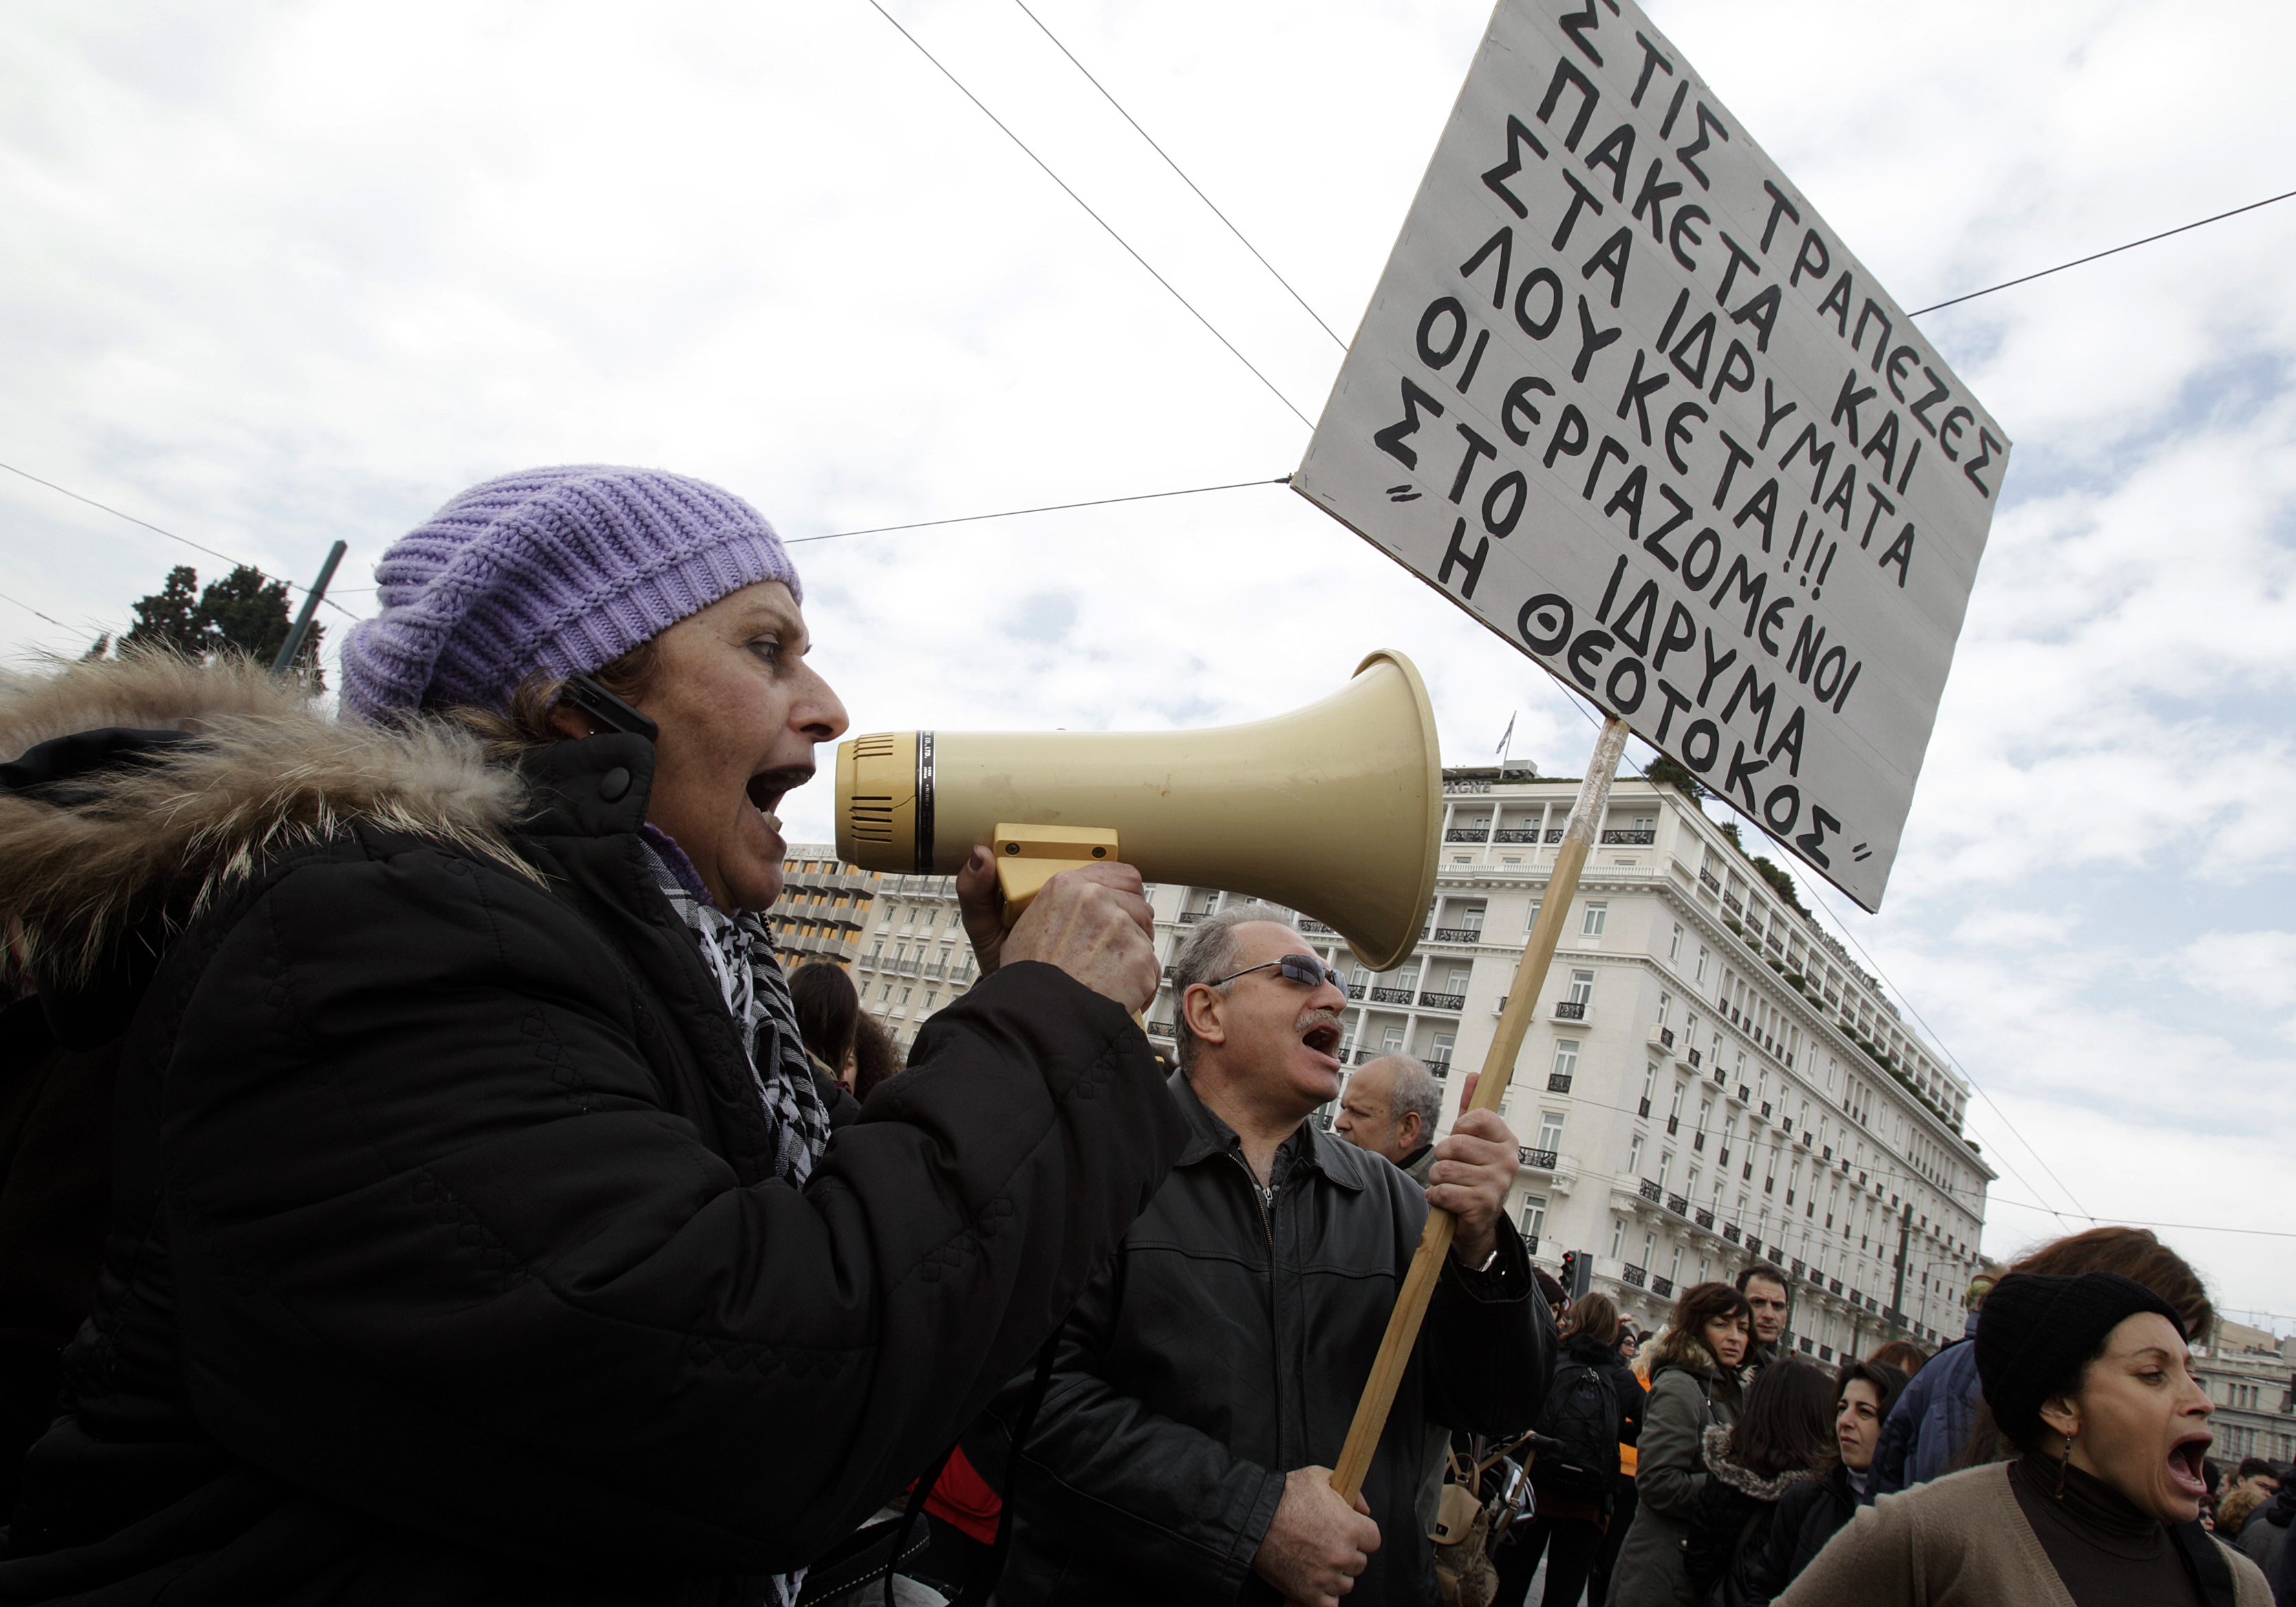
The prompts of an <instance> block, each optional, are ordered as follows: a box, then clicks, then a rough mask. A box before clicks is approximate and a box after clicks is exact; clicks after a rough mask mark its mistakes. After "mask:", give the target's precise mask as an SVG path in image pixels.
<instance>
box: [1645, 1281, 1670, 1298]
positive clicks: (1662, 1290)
mask: <svg viewBox="0 0 2296 1607" xmlns="http://www.w3.org/2000/svg"><path fill="white" fill-rule="evenodd" d="M1650 1286H1651V1292H1652V1294H1654V1295H1658V1296H1661V1297H1662V1298H1671V1297H1672V1296H1673V1294H1674V1280H1673V1279H1672V1278H1659V1277H1653V1278H1652V1279H1651V1284H1650Z"/></svg>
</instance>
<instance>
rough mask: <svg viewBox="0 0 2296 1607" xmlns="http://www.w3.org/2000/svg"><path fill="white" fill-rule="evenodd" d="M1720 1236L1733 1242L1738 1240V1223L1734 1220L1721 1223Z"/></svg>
mask: <svg viewBox="0 0 2296 1607" xmlns="http://www.w3.org/2000/svg"><path fill="white" fill-rule="evenodd" d="M1722 1236H1723V1237H1724V1238H1726V1239H1727V1240H1729V1241H1730V1242H1731V1243H1733V1244H1735V1243H1736V1242H1738V1225H1737V1224H1736V1223H1735V1222H1725V1223H1724V1224H1723V1225H1722Z"/></svg>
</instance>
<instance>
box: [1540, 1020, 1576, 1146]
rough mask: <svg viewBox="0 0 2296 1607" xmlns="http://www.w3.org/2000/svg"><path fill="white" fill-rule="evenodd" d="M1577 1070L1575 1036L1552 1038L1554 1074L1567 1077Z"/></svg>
mask: <svg viewBox="0 0 2296 1607" xmlns="http://www.w3.org/2000/svg"><path fill="white" fill-rule="evenodd" d="M1576 1070H1579V1040H1578V1039H1577V1038H1575V1037H1558V1038H1556V1039H1555V1040H1554V1075H1555V1076H1557V1077H1568V1076H1570V1074H1571V1073H1572V1072H1574V1071H1576ZM1541 1147H1542V1148H1552V1147H1553V1146H1552V1145H1542V1146H1541Z"/></svg>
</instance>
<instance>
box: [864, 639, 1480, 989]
mask: <svg viewBox="0 0 2296 1607" xmlns="http://www.w3.org/2000/svg"><path fill="white" fill-rule="evenodd" d="M1442 822H1443V762H1442V756H1441V753H1440V751H1439V749H1438V748H1437V746H1436V740H1435V712H1434V709H1433V708H1432V706H1431V704H1430V703H1429V702H1428V701H1427V688H1426V685H1424V683H1423V682H1422V681H1421V680H1420V678H1419V672H1418V670H1417V669H1415V668H1413V667H1412V663H1411V660H1408V659H1406V658H1405V657H1404V656H1403V655H1402V654H1401V653H1399V652H1375V653H1373V654H1372V655H1371V656H1370V657H1369V658H1367V659H1365V660H1364V661H1363V663H1362V664H1361V665H1359V666H1358V667H1357V669H1356V673H1355V676H1354V678H1353V679H1352V680H1350V681H1349V683H1348V684H1347V685H1344V686H1342V687H1341V688H1340V690H1339V691H1337V692H1335V693H1333V694H1332V695H1331V696H1329V697H1327V698H1324V699H1323V700H1322V701H1319V702H1315V703H1310V704H1309V705H1308V707H1306V708H1305V709H1295V710H1293V711H1292V713H1290V714H1286V715H1279V716H1277V717H1275V718H1274V719H1267V720H1255V721H1253V722H1252V723H1251V724H1250V725H1244V726H1219V727H1218V728H1215V729H1213V730H1210V731H1087V732H1066V731H1062V732H1025V733H1021V732H1016V733H1005V732H988V731H898V732H878V733H875V734H871V735H868V736H857V737H854V738H852V739H851V740H849V741H848V742H840V744H838V749H837V852H838V854H839V856H840V857H842V858H844V859H845V860H846V861H847V862H849V864H853V865H859V866H861V867H862V868H863V869H865V870H872V871H890V872H904V873H922V874H927V875H943V876H946V875H953V874H955V872H956V871H957V870H958V869H960V868H961V867H962V866H963V865H964V861H965V858H966V857H967V856H968V855H970V854H971V853H972V849H973V846H974V845H975V844H976V843H987V844H988V845H990V847H991V849H993V850H994V851H995V852H996V856H997V865H998V870H999V873H1000V878H1001V880H1002V881H1003V882H1004V885H1005V896H1006V898H1007V900H1008V905H1009V906H1011V907H1013V908H1017V907H1018V906H1021V905H1022V904H1025V902H1026V901H1027V898H1028V897H1029V895H1031V894H1033V893H1034V891H1035V890H1036V889H1037V887H1038V886H1040V885H1042V883H1043V881H1044V880H1045V878H1046V877H1047V876H1050V875H1051V874H1053V873H1054V872H1057V871H1059V870H1063V869H1066V868H1068V867H1069V866H1070V865H1080V864H1089V863H1091V862H1092V861H1093V860H1095V859H1109V860H1113V859H1122V860H1124V861H1125V862H1127V863H1128V864H1131V865H1136V866H1138V867H1139V870H1140V873H1141V874H1142V875H1143V876H1144V877H1145V878H1146V879H1147V880H1149V881H1170V882H1179V883H1184V884H1186V885H1190V886H1196V887H1216V888H1219V889H1222V890H1226V891H1228V892H1233V893H1245V894H1250V895H1251V896H1253V897H1255V898H1266V899H1267V900H1269V901H1271V902H1273V903H1276V904H1281V905H1283V906H1286V907H1288V908H1291V909H1295V910H1298V911H1299V912H1300V914H1304V915H1309V916H1312V917H1314V918H1315V919H1316V920H1318V921H1321V922H1324V923H1325V924H1326V925H1328V926H1330V927H1331V928H1332V929H1333V931H1337V932H1338V933H1339V934H1340V935H1341V937H1343V938H1345V939H1347V940H1348V943H1349V946H1350V947H1353V948H1354V950H1355V952H1356V955H1357V958H1358V959H1360V960H1361V961H1362V962H1363V963H1365V965H1367V966H1369V967H1371V969H1373V970H1374V971H1389V970H1392V969H1393V968H1394V967H1395V966H1396V965H1397V964H1398V963H1401V962H1402V961H1403V959H1404V958H1405V957H1406V956H1407V955H1409V954H1410V953H1411V951H1412V949H1413V947H1415V946H1416V944H1417V943H1418V941H1419V935H1420V929H1421V927H1422V925H1423V923H1424V922H1425V921H1426V918H1427V907H1428V905H1429V903H1430V902H1431V899H1432V898H1433V896H1434V892H1435V865H1436V856H1437V854H1438V853H1439V842H1438V839H1439V837H1440V836H1441V829H1442Z"/></svg>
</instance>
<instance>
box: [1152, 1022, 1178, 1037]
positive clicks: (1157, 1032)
mask: <svg viewBox="0 0 2296 1607" xmlns="http://www.w3.org/2000/svg"><path fill="white" fill-rule="evenodd" d="M1148 1036H1149V1037H1171V1036H1172V1023H1171V1022H1169V1021H1151V1022H1149V1023H1148Z"/></svg>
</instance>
